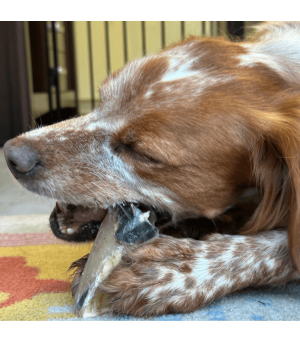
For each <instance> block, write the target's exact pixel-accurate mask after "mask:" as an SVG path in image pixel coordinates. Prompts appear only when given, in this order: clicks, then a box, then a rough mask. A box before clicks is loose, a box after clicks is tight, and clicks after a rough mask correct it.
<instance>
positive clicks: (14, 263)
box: [0, 257, 70, 308]
mask: <svg viewBox="0 0 300 343" xmlns="http://www.w3.org/2000/svg"><path fill="white" fill-rule="evenodd" d="M0 270H1V279H0V291H1V292H5V293H9V294H10V296H9V298H8V299H7V300H5V301H4V302H2V303H1V304H0V308H1V307H5V306H10V305H12V304H14V303H15V302H17V301H22V300H25V299H31V297H32V296H34V295H36V294H39V293H50V292H54V293H59V292H66V291H69V290H70V283H69V282H66V281H61V280H54V279H49V280H40V279H36V276H37V275H38V274H39V270H38V268H35V267H31V266H26V260H25V258H24V257H0Z"/></svg>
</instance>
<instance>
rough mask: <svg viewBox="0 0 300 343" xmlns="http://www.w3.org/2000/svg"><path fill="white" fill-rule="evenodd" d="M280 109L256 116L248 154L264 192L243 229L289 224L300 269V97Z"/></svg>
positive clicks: (258, 229)
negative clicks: (253, 138) (276, 111)
mask: <svg viewBox="0 0 300 343" xmlns="http://www.w3.org/2000/svg"><path fill="white" fill-rule="evenodd" d="M279 110H280V111H279V112H278V113H272V114H270V113H262V114H261V115H260V116H258V117H257V127H256V130H258V131H256V134H255V136H256V137H258V138H257V139H256V141H255V142H252V149H251V155H252V156H251V158H252V162H253V175H254V179H255V181H256V183H257V185H258V186H259V187H260V188H261V189H262V194H263V196H262V199H261V202H260V204H259V206H258V207H257V209H256V211H255V212H254V214H253V216H252V218H251V219H250V221H249V222H248V223H247V224H246V226H245V233H255V232H258V231H262V230H271V229H273V228H280V227H281V228H282V227H286V226H288V233H289V247H290V252H291V255H292V258H293V261H294V263H295V265H296V267H297V270H298V271H300V99H299V98H295V97H293V98H290V99H289V100H287V101H283V105H282V106H281V108H279Z"/></svg>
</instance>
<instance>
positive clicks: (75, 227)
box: [50, 201, 107, 242]
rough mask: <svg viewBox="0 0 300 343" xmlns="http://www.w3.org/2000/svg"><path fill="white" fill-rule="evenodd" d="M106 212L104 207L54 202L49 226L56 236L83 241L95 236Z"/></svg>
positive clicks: (67, 239) (73, 240)
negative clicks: (97, 207)
mask: <svg viewBox="0 0 300 343" xmlns="http://www.w3.org/2000/svg"><path fill="white" fill-rule="evenodd" d="M106 213H107V210H104V209H101V208H99V209H91V208H87V207H83V206H75V205H71V204H64V203H63V202H61V201H58V202H57V203H56V206H55V207H54V209H53V211H52V213H51V215H50V227H51V230H52V231H53V233H54V235H55V236H56V237H57V238H60V239H63V240H66V241H72V242H84V241H88V240H92V239H94V238H95V237H96V236H97V233H98V230H99V228H100V225H101V223H102V221H103V219H104V217H105V215H106Z"/></svg>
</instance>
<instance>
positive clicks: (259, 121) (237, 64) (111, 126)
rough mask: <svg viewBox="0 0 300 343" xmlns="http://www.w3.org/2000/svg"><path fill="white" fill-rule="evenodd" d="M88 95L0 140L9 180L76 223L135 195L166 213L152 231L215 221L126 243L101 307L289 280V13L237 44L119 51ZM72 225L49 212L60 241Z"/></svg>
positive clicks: (296, 160) (128, 307)
mask: <svg viewBox="0 0 300 343" xmlns="http://www.w3.org/2000/svg"><path fill="white" fill-rule="evenodd" d="M100 98H101V104H100V106H99V107H98V108H96V109H95V110H94V111H93V112H92V113H90V114H88V115H86V116H83V117H78V118H75V119H71V120H68V121H65V122H61V123H58V124H55V125H52V126H49V127H43V128H38V129H36V130H33V131H30V132H27V133H25V134H22V135H20V136H19V137H17V138H15V139H13V140H10V141H9V142H7V143H6V145H5V147H4V152H5V155H6V159H7V163H8V165H9V168H10V169H11V171H12V173H13V174H14V176H15V177H16V178H17V179H18V181H19V182H20V183H21V184H22V185H23V186H25V187H26V188H27V189H29V190H30V191H32V192H35V193H38V194H40V195H44V196H48V197H52V198H55V199H58V200H60V204H61V205H60V206H61V207H65V208H68V209H71V210H72V209H74V208H77V209H78V208H80V214H81V215H83V217H84V216H85V217H86V218H87V217H88V218H89V219H86V220H85V221H86V222H88V221H89V220H90V219H91V217H92V216H93V215H94V217H95V218H96V219H97V218H98V220H101V218H100V217H101V215H99V209H106V208H107V207H109V206H113V205H116V204H122V203H137V204H142V205H143V206H146V207H151V208H153V209H155V211H157V213H163V214H164V216H166V214H167V217H169V218H170V221H169V222H168V223H165V224H164V226H162V227H163V228H165V229H166V231H165V232H167V231H168V229H169V228H173V231H174V229H176V228H177V227H178V230H181V231H182V232H185V233H186V234H185V235H183V237H189V236H190V237H194V236H193V234H188V232H189V230H188V229H189V227H191V228H192V230H191V231H193V232H198V233H199V237H201V236H202V234H201V233H203V232H204V233H205V234H207V233H208V232H209V231H210V230H209V228H210V224H211V223H213V224H215V225H216V229H213V230H212V232H215V233H213V234H211V235H208V236H206V238H205V239H202V240H199V239H192V238H178V237H177V238H175V237H172V236H168V235H161V236H160V237H159V238H158V239H156V240H155V241H153V242H151V243H149V244H144V245H142V246H141V247H139V248H137V249H136V250H134V251H132V252H130V253H129V254H128V255H127V256H126V258H125V259H124V262H123V263H122V264H121V265H120V266H118V267H117V268H116V269H115V271H114V272H113V274H112V275H111V276H110V278H109V279H108V281H107V282H106V285H105V286H104V289H105V290H106V291H107V292H108V293H110V294H111V308H112V310H113V311H116V312H118V313H127V314H133V315H137V316H149V315H157V314H163V313H172V312H189V311H193V310H196V309H198V308H199V307H201V306H204V305H206V304H208V303H209V302H211V301H213V300H214V299H216V298H218V297H221V296H224V295H226V294H228V293H230V292H233V291H236V290H238V289H242V288H245V287H247V286H256V285H278V284H284V283H285V282H287V281H290V280H296V279H299V278H300V274H299V271H300V23H296V22H285V23H277V22H276V23H267V24H262V25H260V26H259V27H258V29H257V34H256V35H255V37H253V38H251V39H248V40H247V41H246V42H231V41H229V40H226V39H225V38H195V37H190V38H188V39H187V40H185V41H183V42H181V43H178V44H175V45H172V46H170V47H169V48H167V49H166V50H164V51H162V52H159V53H157V54H154V55H150V56H147V57H144V58H141V59H137V60H134V61H131V62H129V63H128V64H127V65H125V66H124V68H123V69H122V70H120V71H118V72H116V73H114V74H113V75H111V76H109V77H108V78H107V79H106V80H105V81H104V82H103V84H102V86H101V88H100ZM67 204H69V205H68V206H67ZM240 204H242V205H240ZM247 204H248V205H249V206H248V205H247ZM236 208H243V209H244V210H245V211H241V213H240V212H239V211H237V213H238V215H236V214H235V212H234V211H235V210H234V209H236ZM249 208H251V211H249ZM94 209H95V211H93V210H94ZM100 212H101V211H100ZM64 213H65V212H64ZM92 213H93V214H92ZM102 213H103V211H102ZM245 213H246V216H245V215H244V214H245ZM58 214H59V213H58ZM77 214H78V213H77ZM240 215H242V219H241V216H240ZM97 216H98V217H97ZM95 218H94V219H95ZM201 218H206V219H201ZM73 219H74V218H73ZM79 222H80V220H79V219H78V220H77V222H76V220H75V223H76V225H77V226H79V225H80V224H79ZM82 222H84V220H83V221H82ZM82 222H81V223H82ZM72 223H73V226H72V229H71V231H68V230H67V224H66V223H65V224H64V221H63V220H60V221H59V223H58V230H59V232H60V233H61V236H62V238H66V237H67V236H68V233H70V234H71V237H76V225H74V220H73V222H72ZM205 223H210V224H209V225H207V227H206V226H205ZM224 223H225V224H226V225H225V224H224ZM223 226H224V227H225V228H226V229H225V230H224V231H222V227H223ZM212 227H214V226H212ZM216 232H217V233H216ZM224 232H225V233H227V234H224ZM230 233H232V234H230ZM181 237H182V236H181ZM199 237H196V238H199ZM194 238H195V237H194ZM62 258H63V256H62Z"/></svg>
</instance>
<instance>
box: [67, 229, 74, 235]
mask: <svg viewBox="0 0 300 343" xmlns="http://www.w3.org/2000/svg"><path fill="white" fill-rule="evenodd" d="M75 231H76V230H74V229H71V228H70V227H69V228H68V229H67V233H68V234H69V235H72V233H74V232H75Z"/></svg>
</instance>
